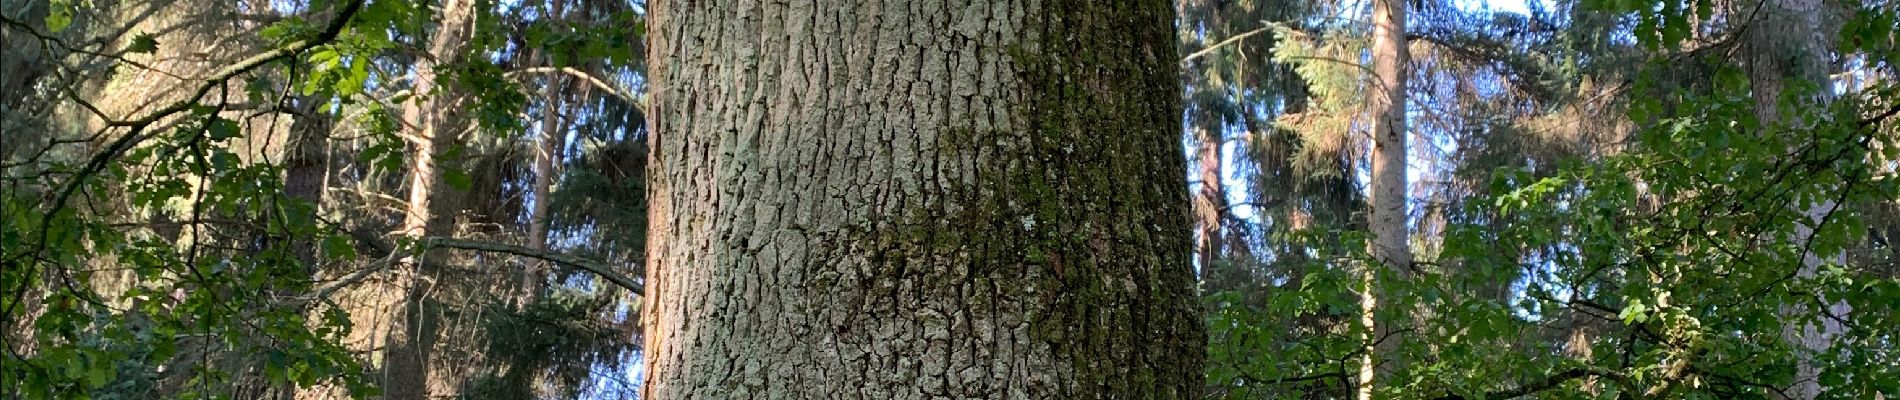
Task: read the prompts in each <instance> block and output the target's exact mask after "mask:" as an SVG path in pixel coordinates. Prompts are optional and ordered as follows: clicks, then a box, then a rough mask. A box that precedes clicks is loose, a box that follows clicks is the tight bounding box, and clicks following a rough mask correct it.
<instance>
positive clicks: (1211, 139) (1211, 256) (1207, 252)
mask: <svg viewBox="0 0 1900 400" xmlns="http://www.w3.org/2000/svg"><path fill="white" fill-rule="evenodd" d="M1194 132H1195V135H1194V140H1195V142H1196V143H1195V152H1194V165H1195V169H1196V171H1195V176H1196V178H1197V179H1199V180H1200V181H1201V183H1200V184H1199V185H1197V186H1198V188H1197V189H1196V190H1195V192H1194V230H1195V233H1194V240H1195V246H1194V248H1195V249H1194V253H1195V254H1196V255H1198V256H1199V257H1200V259H1199V264H1200V268H1201V276H1202V278H1203V279H1205V280H1208V281H1211V282H1210V283H1213V284H1212V285H1209V287H1208V290H1221V289H1225V288H1228V287H1230V286H1231V285H1232V282H1227V279H1224V278H1226V277H1227V276H1226V275H1227V274H1226V272H1227V271H1222V270H1218V269H1217V268H1215V266H1214V263H1215V262H1216V261H1219V260H1220V259H1221V253H1222V252H1223V251H1224V247H1225V246H1223V245H1224V244H1225V243H1223V242H1224V240H1225V239H1226V237H1224V236H1223V235H1222V234H1221V220H1222V218H1221V216H1222V215H1223V214H1224V213H1226V211H1227V191H1226V188H1225V187H1223V186H1221V148H1220V147H1221V138H1220V136H1221V135H1220V134H1219V133H1216V132H1210V131H1209V130H1208V129H1206V128H1195V130H1194Z"/></svg>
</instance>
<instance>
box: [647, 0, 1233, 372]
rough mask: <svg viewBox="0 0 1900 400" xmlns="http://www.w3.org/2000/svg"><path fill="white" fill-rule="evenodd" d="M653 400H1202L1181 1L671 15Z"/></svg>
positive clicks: (725, 4)
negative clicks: (1175, 20)
mask: <svg viewBox="0 0 1900 400" xmlns="http://www.w3.org/2000/svg"><path fill="white" fill-rule="evenodd" d="M650 11H651V13H650V14H649V18H650V19H649V21H650V25H649V28H650V29H651V30H650V31H649V36H648V37H649V40H650V42H651V46H650V49H651V52H650V53H649V57H650V60H651V62H650V65H651V66H652V68H651V72H650V76H651V77H652V79H653V88H654V92H653V93H652V97H651V99H652V102H651V105H652V107H651V109H650V115H651V118H652V119H651V120H650V121H649V122H650V123H651V124H652V125H651V126H652V127H653V136H652V137H651V141H652V145H651V146H650V148H651V149H652V153H651V157H652V158H651V162H650V163H649V165H650V166H651V168H653V169H652V174H651V176H652V177H653V178H654V181H653V183H652V184H651V186H650V187H649V198H650V200H649V201H650V213H651V214H650V215H651V216H652V217H651V219H650V221H651V224H650V225H649V237H651V238H653V239H652V240H650V241H649V242H648V251H647V254H649V255H651V257H650V258H649V260H648V264H647V268H648V275H647V276H649V277H650V279H651V281H649V282H648V285H647V288H648V293H647V295H648V296H647V298H649V299H651V300H650V301H646V302H643V307H644V308H645V309H644V310H643V318H644V321H646V323H647V324H648V325H647V326H648V329H649V331H648V334H647V335H646V347H645V349H646V351H647V353H646V354H647V356H648V358H647V371H648V373H649V375H648V380H647V383H646V385H645V386H644V387H643V390H644V396H645V398H653V399H671V398H692V397H694V396H706V395H714V394H717V395H719V396H721V397H725V398H781V397H782V398H879V399H883V398H922V397H969V398H1012V397H1013V398H1076V397H1080V398H1187V397H1194V395H1195V391H1196V390H1198V388H1199V387H1200V385H1201V378H1200V374H1201V370H1200V363H1199V359H1200V357H1201V356H1202V354H1201V353H1202V352H1203V351H1204V349H1203V348H1202V344H1203V343H1202V342H1201V341H1200V338H1201V336H1202V335H1201V334H1200V330H1201V329H1203V328H1202V326H1201V322H1200V320H1199V318H1198V308H1197V306H1196V301H1195V298H1194V294H1193V286H1192V271H1191V270H1190V268H1191V267H1190V266H1191V262H1190V256H1191V255H1190V254H1191V252H1192V243H1191V241H1190V238H1191V231H1190V230H1189V221H1190V219H1189V218H1190V217H1189V214H1188V211H1187V208H1188V207H1187V205H1188V199H1187V196H1186V193H1185V192H1183V191H1182V190H1180V189H1181V188H1183V187H1186V179H1185V178H1186V171H1185V170H1184V167H1185V165H1186V160H1185V158H1184V155H1183V154H1182V153H1181V152H1180V151H1179V144H1178V143H1179V141H1178V138H1179V136H1178V133H1177V132H1176V131H1175V130H1176V129H1178V126H1179V123H1178V118H1179V115H1180V109H1179V107H1180V106H1179V104H1178V101H1179V100H1178V98H1179V82H1178V81H1177V80H1176V76H1177V75H1176V74H1175V71H1174V68H1178V67H1177V66H1176V64H1175V62H1174V61H1175V60H1173V58H1174V56H1175V55H1176V54H1177V53H1176V51H1175V49H1174V45H1175V44H1174V40H1173V32H1172V30H1171V29H1170V21H1171V20H1172V8H1171V7H1170V6H1169V4H1168V3H1167V2H1165V1H1140V2H1114V3H1104V4H1091V3H1088V2H1062V1H1005V2H969V3H965V2H954V1H884V2H872V3H869V4H846V3H845V2H824V1H820V2H817V4H807V3H797V4H788V3H772V2H761V1H718V2H715V1H701V2H655V3H653V4H652V8H651V10H650Z"/></svg>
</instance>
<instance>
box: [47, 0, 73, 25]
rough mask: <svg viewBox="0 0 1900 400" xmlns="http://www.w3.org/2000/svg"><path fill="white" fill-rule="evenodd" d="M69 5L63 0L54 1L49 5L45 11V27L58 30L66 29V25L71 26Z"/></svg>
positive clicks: (71, 15) (71, 19)
mask: <svg viewBox="0 0 1900 400" xmlns="http://www.w3.org/2000/svg"><path fill="white" fill-rule="evenodd" d="M71 6H72V5H70V4H66V2H64V1H55V2H53V4H51V5H49V6H48V7H47V8H48V10H47V11H46V29H47V30H50V31H53V32H59V31H63V30H66V27H69V26H72V25H73V11H72V9H71Z"/></svg>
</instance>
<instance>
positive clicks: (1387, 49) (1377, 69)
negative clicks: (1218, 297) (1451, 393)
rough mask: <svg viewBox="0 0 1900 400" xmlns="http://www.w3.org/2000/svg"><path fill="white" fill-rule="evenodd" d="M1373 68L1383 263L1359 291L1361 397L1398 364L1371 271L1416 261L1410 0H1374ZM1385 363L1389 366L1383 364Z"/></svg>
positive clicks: (1375, 211) (1377, 236)
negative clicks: (1408, 83)
mask: <svg viewBox="0 0 1900 400" xmlns="http://www.w3.org/2000/svg"><path fill="white" fill-rule="evenodd" d="M1372 4H1373V5H1372V74H1373V82H1372V84H1371V85H1370V87H1369V88H1368V89H1369V90H1367V93H1368V95H1369V98H1368V99H1367V100H1368V101H1367V106H1366V113H1367V115H1369V116H1370V117H1371V118H1372V163H1371V164H1372V183H1371V186H1372V188H1371V189H1372V190H1371V191H1372V193H1371V198H1370V199H1369V200H1370V202H1371V203H1372V204H1371V206H1372V208H1371V211H1372V212H1371V213H1370V214H1369V216H1370V218H1369V219H1370V223H1371V226H1370V228H1371V231H1372V242H1371V246H1372V248H1371V249H1369V250H1370V251H1369V253H1371V254H1372V257H1373V258H1374V259H1376V260H1377V261H1378V262H1379V263H1380V264H1383V265H1381V266H1374V267H1372V268H1368V269H1367V272H1366V278H1365V293H1363V294H1362V295H1361V297H1360V312H1361V314H1362V315H1361V317H1360V322H1361V323H1362V324H1364V325H1365V328H1366V332H1365V337H1364V339H1365V340H1366V346H1367V349H1366V352H1365V353H1363V355H1362V356H1361V359H1360V361H1361V363H1360V364H1361V365H1360V370H1359V388H1358V389H1359V390H1358V393H1357V397H1358V398H1359V399H1360V400H1369V399H1371V398H1372V394H1373V391H1374V389H1375V388H1376V384H1377V383H1378V382H1377V380H1378V377H1377V376H1378V375H1385V373H1386V372H1388V371H1389V370H1390V368H1391V367H1392V366H1393V365H1395V364H1394V360H1392V359H1391V356H1392V355H1393V353H1394V351H1393V349H1395V348H1396V347H1397V346H1398V344H1399V343H1401V342H1402V340H1401V338H1400V337H1398V336H1397V335H1393V334H1390V333H1391V332H1392V329H1391V327H1389V326H1383V327H1381V326H1377V325H1376V323H1375V320H1376V319H1375V318H1374V312H1375V311H1377V309H1378V298H1379V297H1380V294H1381V293H1382V290H1381V289H1380V287H1381V286H1382V285H1379V284H1378V282H1377V279H1374V277H1375V276H1376V275H1377V274H1376V273H1374V272H1372V271H1375V270H1377V268H1386V269H1387V270H1388V271H1390V272H1391V274H1389V275H1390V276H1402V275H1404V274H1403V273H1404V271H1406V270H1407V269H1408V268H1409V267H1410V265H1411V263H1412V250H1411V246H1410V244H1409V243H1408V240H1409V239H1410V237H1411V236H1410V234H1408V232H1409V231H1408V230H1407V229H1406V214H1405V209H1406V205H1405V195H1406V176H1405V167H1406V165H1405V158H1406V157H1405V156H1406V149H1405V140H1406V137H1407V132H1406V126H1405V125H1406V123H1405V68H1406V67H1405V64H1406V63H1407V62H1408V61H1407V60H1408V59H1409V58H1410V57H1409V55H1408V54H1407V52H1406V42H1405V3H1404V2H1403V1H1402V0H1375V1H1373V3H1372ZM1380 365H1385V366H1386V368H1379V366H1380Z"/></svg>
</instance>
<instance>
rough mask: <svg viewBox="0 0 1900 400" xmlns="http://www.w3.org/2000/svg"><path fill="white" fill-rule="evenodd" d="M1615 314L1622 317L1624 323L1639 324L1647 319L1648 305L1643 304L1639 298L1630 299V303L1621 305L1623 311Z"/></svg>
mask: <svg viewBox="0 0 1900 400" xmlns="http://www.w3.org/2000/svg"><path fill="white" fill-rule="evenodd" d="M1617 316H1618V317H1620V318H1622V319H1623V324H1624V325H1635V324H1640V323H1643V321H1647V320H1649V307H1648V306H1645V305H1643V302H1642V301H1641V300H1631V301H1630V305H1629V306H1627V307H1623V312H1622V313H1620V314H1618V315H1617Z"/></svg>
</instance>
